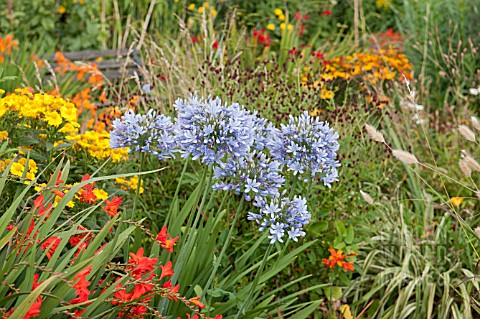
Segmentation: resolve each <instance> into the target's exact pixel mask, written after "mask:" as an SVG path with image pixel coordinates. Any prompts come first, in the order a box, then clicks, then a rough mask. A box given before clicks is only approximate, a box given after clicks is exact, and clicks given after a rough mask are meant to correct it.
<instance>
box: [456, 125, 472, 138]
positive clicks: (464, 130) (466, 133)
mask: <svg viewBox="0 0 480 319" xmlns="http://www.w3.org/2000/svg"><path fill="white" fill-rule="evenodd" d="M458 132H459V133H460V134H461V135H462V136H463V137H464V138H465V139H466V140H467V141H470V142H475V133H473V131H472V130H471V129H470V128H469V127H468V126H466V125H459V126H458Z"/></svg>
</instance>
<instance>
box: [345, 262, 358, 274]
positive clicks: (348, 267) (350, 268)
mask: <svg viewBox="0 0 480 319" xmlns="http://www.w3.org/2000/svg"><path fill="white" fill-rule="evenodd" d="M354 270H355V268H353V265H352V263H351V262H348V261H344V262H343V271H344V272H347V271H354Z"/></svg>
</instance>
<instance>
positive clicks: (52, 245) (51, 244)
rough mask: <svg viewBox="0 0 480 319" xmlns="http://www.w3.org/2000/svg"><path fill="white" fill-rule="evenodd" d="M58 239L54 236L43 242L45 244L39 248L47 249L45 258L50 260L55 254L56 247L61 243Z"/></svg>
mask: <svg viewBox="0 0 480 319" xmlns="http://www.w3.org/2000/svg"><path fill="white" fill-rule="evenodd" d="M61 241H62V240H61V238H60V237H56V236H51V237H49V238H47V240H45V242H44V243H43V244H42V245H41V246H40V248H42V249H43V250H46V249H48V251H47V257H48V259H49V260H50V259H51V258H52V255H53V254H54V253H55V250H57V248H58V245H60V242H61Z"/></svg>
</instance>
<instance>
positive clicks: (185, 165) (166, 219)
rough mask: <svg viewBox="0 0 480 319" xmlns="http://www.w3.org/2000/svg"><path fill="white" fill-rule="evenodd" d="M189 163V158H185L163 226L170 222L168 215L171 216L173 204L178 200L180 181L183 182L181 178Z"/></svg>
mask: <svg viewBox="0 0 480 319" xmlns="http://www.w3.org/2000/svg"><path fill="white" fill-rule="evenodd" d="M189 162H190V157H187V158H186V159H185V164H184V165H183V169H182V174H181V175H180V180H179V181H178V184H177V189H175V195H173V200H172V204H170V208H169V209H168V214H167V217H166V218H165V225H168V221H169V220H170V215H171V214H172V211H173V206H174V205H175V202H176V201H177V199H178V193H179V192H180V186H181V185H182V180H183V177H184V176H185V172H186V171H187V167H188V164H189Z"/></svg>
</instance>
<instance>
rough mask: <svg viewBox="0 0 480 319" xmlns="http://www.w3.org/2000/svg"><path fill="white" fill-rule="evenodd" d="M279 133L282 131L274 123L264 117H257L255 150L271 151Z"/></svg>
mask: <svg viewBox="0 0 480 319" xmlns="http://www.w3.org/2000/svg"><path fill="white" fill-rule="evenodd" d="M279 133H280V130H279V129H278V128H276V127H275V126H274V125H273V124H272V122H270V121H269V120H267V119H265V118H262V117H255V141H254V143H253V148H254V149H255V150H257V151H263V150H265V149H269V148H270V147H271V146H272V144H273V141H274V140H275V137H276V136H278V134H279Z"/></svg>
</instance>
